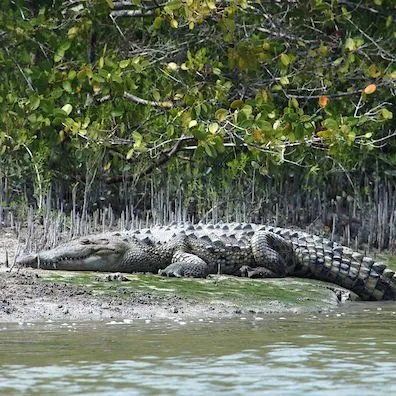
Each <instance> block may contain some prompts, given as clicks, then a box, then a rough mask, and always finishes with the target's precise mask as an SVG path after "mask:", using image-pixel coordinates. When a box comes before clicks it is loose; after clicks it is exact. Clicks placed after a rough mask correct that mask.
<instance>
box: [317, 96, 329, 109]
mask: <svg viewBox="0 0 396 396" xmlns="http://www.w3.org/2000/svg"><path fill="white" fill-rule="evenodd" d="M328 103H329V98H328V97H327V96H321V97H320V98H319V106H320V107H321V108H322V109H324V108H325V107H326V106H327V104H328Z"/></svg>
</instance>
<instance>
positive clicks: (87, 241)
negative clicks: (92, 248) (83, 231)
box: [80, 238, 91, 245]
mask: <svg viewBox="0 0 396 396" xmlns="http://www.w3.org/2000/svg"><path fill="white" fill-rule="evenodd" d="M90 243H91V241H90V240H89V239H87V238H86V239H81V240H80V244H81V245H89V244H90Z"/></svg>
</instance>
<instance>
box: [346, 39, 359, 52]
mask: <svg viewBox="0 0 396 396" xmlns="http://www.w3.org/2000/svg"><path fill="white" fill-rule="evenodd" d="M344 47H345V49H347V50H349V51H354V50H355V49H356V45H355V40H354V39H353V38H351V37H349V38H347V39H346V41H345V44H344Z"/></svg>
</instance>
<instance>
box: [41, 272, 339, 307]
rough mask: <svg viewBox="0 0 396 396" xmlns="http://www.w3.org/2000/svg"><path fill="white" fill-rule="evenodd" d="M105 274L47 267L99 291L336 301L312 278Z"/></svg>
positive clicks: (50, 278)
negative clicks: (115, 277)
mask: <svg viewBox="0 0 396 396" xmlns="http://www.w3.org/2000/svg"><path fill="white" fill-rule="evenodd" d="M103 276H104V274H99V273H94V272H59V271H45V272H43V273H42V274H41V277H42V279H43V281H44V282H56V283H67V284H72V285H78V286H84V287H86V288H88V289H90V290H92V292H93V293H94V294H96V295H103V294H107V295H122V296H123V297H125V298H128V296H130V295H132V294H136V293H137V292H149V293H151V294H153V295H156V296H158V297H164V298H166V297H167V296H175V295H176V296H180V297H182V298H185V299H190V300H195V301H196V300H199V301H201V302H208V304H209V303H215V302H222V303H226V304H230V305H238V306H245V307H252V308H254V307H256V308H257V307H260V306H262V305H263V304H266V305H268V303H270V302H279V303H282V304H284V305H286V306H288V307H293V306H296V307H302V306H318V305H328V304H330V303H331V304H334V300H333V299H332V298H331V295H332V292H331V291H330V290H329V289H328V284H326V283H324V282H320V281H315V280H311V279H299V278H282V279H248V278H237V277H229V276H220V277H218V276H214V277H211V278H208V279H195V278H166V277H160V276H158V275H147V274H125V276H126V277H127V278H128V280H129V281H111V282H104V281H99V280H98V277H103Z"/></svg>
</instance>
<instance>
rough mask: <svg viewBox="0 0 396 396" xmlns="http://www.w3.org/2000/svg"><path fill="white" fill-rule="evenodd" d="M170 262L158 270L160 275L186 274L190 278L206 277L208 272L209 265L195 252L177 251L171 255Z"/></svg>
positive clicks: (177, 275) (178, 275)
mask: <svg viewBox="0 0 396 396" xmlns="http://www.w3.org/2000/svg"><path fill="white" fill-rule="evenodd" d="M172 261H173V262H172V264H169V265H168V266H167V267H166V268H165V269H163V270H161V269H160V270H159V271H158V274H159V275H162V276H176V277H178V278H180V277H182V276H188V277H192V278H206V277H207V276H208V274H209V266H208V264H207V263H205V261H204V260H202V259H201V258H199V257H198V256H196V255H195V254H190V253H185V252H182V251H177V252H175V253H174V255H173V259H172Z"/></svg>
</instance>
